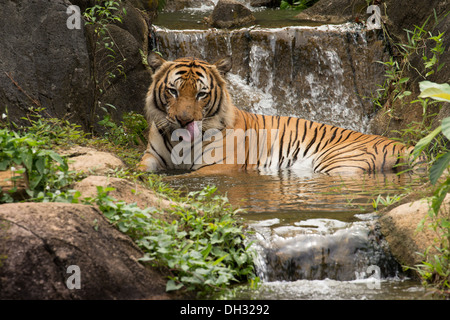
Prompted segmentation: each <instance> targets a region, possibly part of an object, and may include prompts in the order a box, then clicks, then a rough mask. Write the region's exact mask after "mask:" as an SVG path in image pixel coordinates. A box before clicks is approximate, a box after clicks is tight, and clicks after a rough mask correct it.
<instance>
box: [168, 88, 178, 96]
mask: <svg viewBox="0 0 450 320" xmlns="http://www.w3.org/2000/svg"><path fill="white" fill-rule="evenodd" d="M167 92H168V93H170V94H171V95H172V96H174V97H175V98H176V97H178V91H177V89H174V88H167Z"/></svg>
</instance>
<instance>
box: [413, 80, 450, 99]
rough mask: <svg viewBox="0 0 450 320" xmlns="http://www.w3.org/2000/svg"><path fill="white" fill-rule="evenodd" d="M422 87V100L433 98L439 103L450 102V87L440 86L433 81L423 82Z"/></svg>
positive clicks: (446, 85) (444, 84) (447, 85)
mask: <svg viewBox="0 0 450 320" xmlns="http://www.w3.org/2000/svg"><path fill="white" fill-rule="evenodd" d="M419 86H420V91H421V93H420V95H419V97H420V98H433V99H435V100H439V101H450V85H449V84H448V83H443V84H438V83H434V82H431V81H422V82H420V83H419Z"/></svg>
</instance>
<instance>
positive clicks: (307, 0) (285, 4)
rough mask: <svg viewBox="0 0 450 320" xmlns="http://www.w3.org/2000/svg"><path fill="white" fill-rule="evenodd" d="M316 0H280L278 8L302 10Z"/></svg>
mask: <svg viewBox="0 0 450 320" xmlns="http://www.w3.org/2000/svg"><path fill="white" fill-rule="evenodd" d="M317 1H318V0H297V1H295V0H282V1H281V4H280V9H284V10H287V9H291V10H304V9H307V8H309V7H311V6H312V5H313V4H315V3H316V2H317Z"/></svg>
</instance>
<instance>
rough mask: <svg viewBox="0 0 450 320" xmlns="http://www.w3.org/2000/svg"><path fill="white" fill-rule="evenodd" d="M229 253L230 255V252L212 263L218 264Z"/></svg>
mask: <svg viewBox="0 0 450 320" xmlns="http://www.w3.org/2000/svg"><path fill="white" fill-rule="evenodd" d="M229 255H230V254H226V255H224V256H222V257H220V258H219V259H217V260H216V261H214V262H213V264H212V265H213V266H216V265H218V264H219V263H220V262H221V261H222V260H223V259H225V258H226V257H228V256H229Z"/></svg>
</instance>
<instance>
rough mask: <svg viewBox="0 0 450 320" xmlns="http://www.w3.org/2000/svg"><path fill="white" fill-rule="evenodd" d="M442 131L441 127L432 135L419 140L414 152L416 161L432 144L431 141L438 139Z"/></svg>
mask: <svg viewBox="0 0 450 320" xmlns="http://www.w3.org/2000/svg"><path fill="white" fill-rule="evenodd" d="M441 130H442V128H441V126H439V127H437V128H436V129H434V130H433V131H432V132H431V133H430V134H428V135H427V136H425V137H423V138H422V139H420V140H419V142H417V144H416V146H415V147H414V151H413V153H412V154H413V156H414V160H416V159H417V157H418V156H419V155H421V154H422V151H423V150H424V149H425V148H426V147H427V146H428V145H429V144H430V142H431V140H433V139H434V137H436V136H437V135H438V134H439V133H440V132H441Z"/></svg>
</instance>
